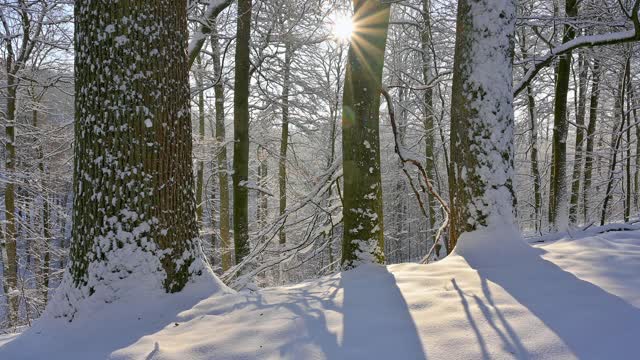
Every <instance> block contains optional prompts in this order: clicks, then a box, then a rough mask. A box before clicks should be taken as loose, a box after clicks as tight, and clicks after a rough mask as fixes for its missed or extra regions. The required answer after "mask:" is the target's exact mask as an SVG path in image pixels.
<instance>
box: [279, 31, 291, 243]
mask: <svg viewBox="0 0 640 360" xmlns="http://www.w3.org/2000/svg"><path fill="white" fill-rule="evenodd" d="M292 55H293V54H292V50H291V44H290V43H289V42H287V43H286V44H285V50H284V69H283V70H284V79H283V83H282V134H281V136H280V158H279V159H278V165H279V169H278V185H279V189H280V216H282V215H284V212H285V211H286V209H287V148H288V147H289V87H290V83H291V60H292V59H291V56H292ZM285 223H286V220H285ZM279 239H280V245H283V244H285V243H286V242H287V232H286V227H285V224H282V228H281V229H280V234H279Z"/></svg>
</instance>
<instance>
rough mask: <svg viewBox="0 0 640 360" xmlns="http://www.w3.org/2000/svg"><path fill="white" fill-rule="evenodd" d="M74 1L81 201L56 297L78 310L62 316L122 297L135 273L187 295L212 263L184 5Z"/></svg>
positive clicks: (77, 189) (77, 202) (76, 183)
mask: <svg viewBox="0 0 640 360" xmlns="http://www.w3.org/2000/svg"><path fill="white" fill-rule="evenodd" d="M75 5H76V6H75V32H76V36H75V49H76V64H75V79H76V82H75V85H76V91H75V94H76V99H75V101H76V112H75V113H76V121H75V144H76V146H75V171H74V194H75V198H74V206H73V219H74V221H73V230H72V237H73V243H72V245H71V250H70V266H69V272H68V273H67V274H66V275H65V278H64V279H63V283H62V285H61V287H60V289H61V290H60V291H58V292H57V293H59V294H60V298H59V299H60V301H63V302H64V301H66V302H67V303H68V304H69V305H70V306H69V307H68V308H66V309H64V310H63V309H58V311H61V312H62V313H61V314H59V315H63V316H70V315H71V316H72V315H73V313H74V312H75V311H76V307H75V306H74V305H75V302H76V301H79V300H80V299H82V298H85V297H87V296H91V295H92V294H94V293H101V295H100V296H106V297H107V298H111V297H114V296H118V294H117V292H114V288H115V289H117V288H118V286H120V285H119V284H125V283H126V279H127V278H128V277H130V276H131V275H132V274H135V276H136V277H139V276H142V275H144V276H147V277H148V279H149V280H148V281H149V282H150V283H151V284H153V285H155V286H158V287H161V288H164V290H165V291H167V292H177V291H180V290H182V288H183V287H184V286H185V285H186V284H187V282H188V281H189V280H190V279H191V278H192V277H194V276H197V275H199V274H201V273H202V271H203V270H204V267H205V262H204V259H203V254H202V252H201V251H200V246H199V239H198V228H197V223H196V220H195V216H194V215H195V197H194V177H193V164H192V161H191V158H192V138H191V119H190V110H189V108H190V106H189V98H190V94H189V80H188V69H189V68H188V63H187V56H186V44H187V39H188V33H187V14H186V3H185V1H169V0H164V1H154V2H107V3H103V2H96V1H91V0H78V1H76V4H75ZM149 29H155V30H153V31H152V32H151V33H152V34H153V36H150V35H149ZM150 52H151V53H156V54H155V56H149V54H150ZM131 69H135V71H136V74H139V75H138V76H131V74H130V71H131ZM105 104H110V105H109V106H106V107H105ZM155 283H157V284H155Z"/></svg>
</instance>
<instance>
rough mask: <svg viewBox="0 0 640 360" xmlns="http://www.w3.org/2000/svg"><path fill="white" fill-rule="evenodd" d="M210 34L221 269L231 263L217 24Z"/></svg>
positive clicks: (227, 175)
mask: <svg viewBox="0 0 640 360" xmlns="http://www.w3.org/2000/svg"><path fill="white" fill-rule="evenodd" d="M211 31H212V36H211V47H212V54H213V55H212V60H213V72H214V76H215V78H216V83H215V85H214V86H213V91H214V95H215V100H216V104H215V106H216V142H217V143H218V149H217V150H218V156H217V159H216V160H217V166H218V187H219V188H218V190H219V192H220V220H219V223H220V248H221V253H222V271H223V272H224V271H227V270H229V268H230V267H231V266H232V265H233V256H232V252H231V250H232V246H231V237H230V236H229V235H230V234H229V230H230V229H229V171H228V164H227V144H226V135H225V123H224V119H225V117H224V79H223V78H222V63H221V61H220V43H219V42H218V28H217V24H213V25H212V28H211Z"/></svg>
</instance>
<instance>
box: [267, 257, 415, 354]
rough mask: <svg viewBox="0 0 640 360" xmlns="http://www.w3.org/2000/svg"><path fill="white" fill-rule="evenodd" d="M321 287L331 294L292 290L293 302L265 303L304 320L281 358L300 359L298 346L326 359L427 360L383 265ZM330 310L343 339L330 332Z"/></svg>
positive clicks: (367, 267)
mask: <svg viewBox="0 0 640 360" xmlns="http://www.w3.org/2000/svg"><path fill="white" fill-rule="evenodd" d="M331 281H334V282H335V284H331V283H330V282H331ZM320 285H321V286H322V285H324V286H327V285H328V288H329V289H330V290H329V291H328V292H327V293H318V292H317V291H315V290H314V291H313V292H312V291H310V290H309V289H304V288H302V289H291V290H290V295H291V300H292V301H285V302H282V303H277V304H275V303H274V304H271V305H269V306H277V307H284V308H286V309H287V310H289V311H290V312H291V313H293V314H295V315H296V316H297V317H298V318H299V319H300V320H302V321H303V322H304V327H303V329H304V331H299V332H297V333H295V334H290V335H291V337H290V338H289V339H288V342H287V343H286V344H284V345H283V346H281V347H280V349H279V353H280V357H281V358H300V356H301V354H304V350H303V349H302V348H301V347H303V346H305V345H309V344H313V345H314V346H315V347H316V348H317V349H318V350H319V351H320V352H321V353H322V354H323V355H324V357H325V358H327V359H426V357H427V356H426V353H425V351H424V350H423V347H422V343H421V341H420V337H419V335H418V332H417V329H416V326H415V323H414V321H413V319H412V318H411V314H410V313H409V307H408V305H407V303H406V301H405V300H404V297H403V296H402V293H401V292H400V289H399V288H398V286H397V284H396V279H395V277H394V276H393V275H392V274H391V273H389V272H388V270H387V268H386V267H384V266H378V265H364V266H361V267H359V268H358V269H355V270H351V271H347V272H343V273H342V274H341V277H340V279H339V280H338V279H337V278H332V279H328V280H326V282H325V283H324V284H320ZM340 291H343V298H342V302H340V300H339V297H338V295H339V292H340ZM259 306H260V307H262V308H264V306H265V304H264V303H262V304H260V305H259ZM330 312H336V314H341V315H342V331H343V333H342V341H340V339H339V335H338V334H337V333H335V332H332V331H330V327H331V326H330V324H329V323H328V321H329V319H328V318H327V316H328V314H329V313H330ZM334 325H338V326H339V324H334Z"/></svg>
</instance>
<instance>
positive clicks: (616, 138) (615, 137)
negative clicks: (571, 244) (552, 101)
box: [600, 66, 629, 226]
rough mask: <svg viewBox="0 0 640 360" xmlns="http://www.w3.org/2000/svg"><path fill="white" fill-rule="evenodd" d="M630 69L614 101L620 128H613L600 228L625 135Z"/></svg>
mask: <svg viewBox="0 0 640 360" xmlns="http://www.w3.org/2000/svg"><path fill="white" fill-rule="evenodd" d="M628 70H629V68H628V67H626V66H625V69H624V71H623V73H622V74H621V76H620V80H619V82H618V84H619V85H618V92H617V95H616V96H615V100H614V108H615V119H616V120H619V121H620V128H619V129H618V130H617V131H616V127H615V126H614V127H613V132H612V133H611V143H612V144H613V154H612V155H611V162H610V163H609V179H608V181H607V189H606V191H605V193H604V202H603V203H602V212H601V213H600V226H602V225H604V224H605V222H606V220H607V209H608V205H609V201H610V200H611V197H612V194H611V192H612V190H613V183H614V180H615V171H616V166H618V149H620V143H621V142H622V138H623V135H624V125H625V116H624V111H623V104H624V89H625V80H626V78H627V71H628Z"/></svg>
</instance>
